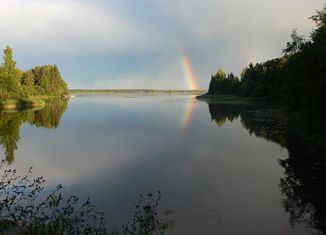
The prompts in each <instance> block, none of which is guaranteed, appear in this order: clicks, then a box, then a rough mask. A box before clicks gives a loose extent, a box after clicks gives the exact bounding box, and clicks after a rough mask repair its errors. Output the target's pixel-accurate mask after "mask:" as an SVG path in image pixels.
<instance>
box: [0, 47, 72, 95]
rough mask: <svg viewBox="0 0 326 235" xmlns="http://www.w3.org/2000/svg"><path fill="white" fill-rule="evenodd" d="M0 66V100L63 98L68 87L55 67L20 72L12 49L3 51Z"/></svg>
mask: <svg viewBox="0 0 326 235" xmlns="http://www.w3.org/2000/svg"><path fill="white" fill-rule="evenodd" d="M3 52H4V55H3V60H4V62H3V63H2V64H1V66H0V100H8V99H22V98H30V97H33V96H53V97H54V96H55V97H59V96H64V95H66V94H67V93H68V86H67V84H66V82H65V81H64V80H63V79H62V77H61V74H60V71H59V69H58V67H57V66H56V65H44V66H36V67H35V68H32V69H29V70H27V71H22V70H20V69H19V68H17V66H16V61H14V59H13V49H12V48H11V47H9V46H6V48H5V49H4V50H3Z"/></svg>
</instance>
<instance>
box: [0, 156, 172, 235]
mask: <svg viewBox="0 0 326 235" xmlns="http://www.w3.org/2000/svg"><path fill="white" fill-rule="evenodd" d="M0 170H1V171H2V174H1V176H0V234H8V233H9V234H111V235H119V234H121V235H136V234H137V235H154V234H170V233H171V231H172V227H173V222H172V221H171V220H169V215H170V214H171V213H172V211H170V210H168V211H166V212H165V213H164V219H160V218H159V215H158V212H157V207H158V204H159V200H160V199H161V193H160V192H158V194H157V196H156V197H155V196H154V195H153V194H151V193H150V194H147V195H146V197H143V196H142V195H141V196H140V199H139V201H138V202H137V203H136V205H135V211H134V217H133V219H132V222H130V223H127V224H126V225H124V226H122V228H121V229H114V230H112V231H107V229H106V225H105V222H104V214H103V212H101V211H98V210H97V209H96V207H95V206H94V205H93V204H92V203H91V202H90V200H89V198H88V199H87V200H86V201H85V202H80V200H79V198H78V197H77V196H73V195H72V196H69V197H68V198H67V199H64V197H63V196H62V193H61V190H62V185H58V186H57V187H56V188H55V189H53V190H52V191H50V192H49V193H45V192H44V191H45V190H44V189H45V180H44V178H43V177H37V178H33V179H31V177H30V175H31V172H32V171H31V170H32V168H30V169H29V171H28V172H27V173H26V174H25V176H19V175H18V174H17V171H16V170H13V169H7V165H6V162H5V161H2V162H1V163H0Z"/></svg>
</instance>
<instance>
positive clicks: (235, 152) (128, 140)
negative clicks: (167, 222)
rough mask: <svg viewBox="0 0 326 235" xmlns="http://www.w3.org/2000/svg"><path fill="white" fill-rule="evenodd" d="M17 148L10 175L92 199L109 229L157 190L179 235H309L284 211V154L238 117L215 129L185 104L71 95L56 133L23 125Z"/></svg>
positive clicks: (184, 100)
mask: <svg viewBox="0 0 326 235" xmlns="http://www.w3.org/2000/svg"><path fill="white" fill-rule="evenodd" d="M189 110H190V111H189ZM191 111H192V112H191ZM189 113H190V114H189ZM187 115H189V116H192V117H191V122H189V121H187V123H188V124H187V125H184V124H182V125H181V126H180V120H185V119H187V117H186V116H187ZM188 118H189V117H188ZM189 120H190V118H189ZM183 123H184V122H183ZM182 127H184V129H183V128H182ZM18 147H19V148H18V150H17V151H16V158H15V162H14V163H13V164H12V166H13V167H15V168H18V169H21V170H22V169H27V168H28V167H29V166H33V167H34V174H35V175H43V176H44V177H45V178H46V179H47V181H48V182H50V183H53V184H57V183H63V185H64V186H66V190H67V191H70V192H72V193H74V194H78V195H82V197H86V196H90V197H91V198H92V199H93V201H94V202H95V203H97V204H98V205H101V206H102V208H103V209H104V210H105V211H106V214H107V217H108V218H109V220H110V222H112V223H120V222H123V221H126V220H127V219H128V218H129V217H130V216H131V211H132V205H133V203H134V202H135V201H136V200H137V198H138V195H139V194H140V193H147V192H150V191H155V190H157V189H160V190H161V191H162V192H163V199H162V207H163V208H171V209H173V210H174V212H175V215H174V217H173V218H174V219H175V221H176V226H177V227H176V234H305V231H304V229H303V228H300V227H296V228H295V229H291V228H290V225H289V224H288V215H287V214H286V213H285V212H284V209H283V208H282V206H281V203H280V201H281V198H282V196H281V193H280V189H279V186H278V185H279V180H280V177H281V176H282V173H283V170H282V169H281V167H280V166H279V164H278V162H277V158H279V157H286V156H287V152H286V150H285V149H282V148H281V147H279V146H278V145H277V144H275V143H272V142H268V141H266V140H264V139H261V138H256V137H255V136H254V135H250V134H249V133H248V131H247V130H245V129H243V128H242V126H241V123H240V120H239V119H237V120H234V121H233V122H232V123H231V122H228V121H227V122H226V123H225V125H223V126H221V127H219V126H218V125H216V123H215V122H213V121H211V117H210V114H209V112H208V107H207V104H206V103H204V102H200V101H196V100H194V99H191V98H189V97H188V96H168V95H165V96H148V97H138V96H135V97H118V96H82V97H76V98H75V99H72V100H71V101H70V103H69V108H68V109H67V111H66V112H65V113H64V114H63V117H62V119H61V123H60V126H59V127H58V128H57V129H41V128H39V129H37V128H35V127H31V126H29V125H24V126H23V127H22V129H21V139H20V141H19V143H18Z"/></svg>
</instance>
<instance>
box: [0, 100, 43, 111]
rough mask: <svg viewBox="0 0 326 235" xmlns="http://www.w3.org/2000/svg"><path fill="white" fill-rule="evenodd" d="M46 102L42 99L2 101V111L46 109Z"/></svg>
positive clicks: (0, 106) (0, 104) (0, 103)
mask: <svg viewBox="0 0 326 235" xmlns="http://www.w3.org/2000/svg"><path fill="white" fill-rule="evenodd" d="M44 106H45V101H44V99H40V98H23V99H8V100H2V101H0V110H15V109H29V108H39V107H44Z"/></svg>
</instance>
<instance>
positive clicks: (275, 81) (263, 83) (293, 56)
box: [208, 6, 326, 112]
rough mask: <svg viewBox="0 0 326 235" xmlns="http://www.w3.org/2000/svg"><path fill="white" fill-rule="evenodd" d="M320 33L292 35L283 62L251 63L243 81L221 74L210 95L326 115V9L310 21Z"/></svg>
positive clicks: (219, 71) (314, 31) (230, 75)
mask: <svg viewBox="0 0 326 235" xmlns="http://www.w3.org/2000/svg"><path fill="white" fill-rule="evenodd" d="M310 19H311V20H313V21H314V22H315V23H316V26H317V27H316V29H315V30H313V32H312V33H311V34H310V37H309V38H308V39H306V38H305V37H304V36H302V35H299V34H298V33H297V30H293V32H292V34H291V38H292V41H291V42H288V43H287V45H286V48H285V49H284V50H283V55H282V57H280V58H275V59H272V60H268V61H266V62H263V63H257V64H255V65H254V64H252V63H250V64H249V65H248V66H247V67H245V68H244V69H243V70H242V72H241V75H240V78H238V77H236V76H234V75H233V74H232V73H230V74H228V75H226V73H225V72H224V71H223V70H218V71H217V72H216V73H215V74H214V75H212V77H211V81H210V84H209V91H208V93H209V94H235V95H238V96H241V97H251V98H253V99H254V100H259V101H264V102H268V103H283V104H286V105H287V106H288V107H289V108H290V109H297V108H298V107H309V108H312V109H313V110H314V111H316V112H325V111H324V104H323V101H325V100H326V6H324V8H323V9H322V10H320V11H316V14H315V15H313V16H312V17H310Z"/></svg>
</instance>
